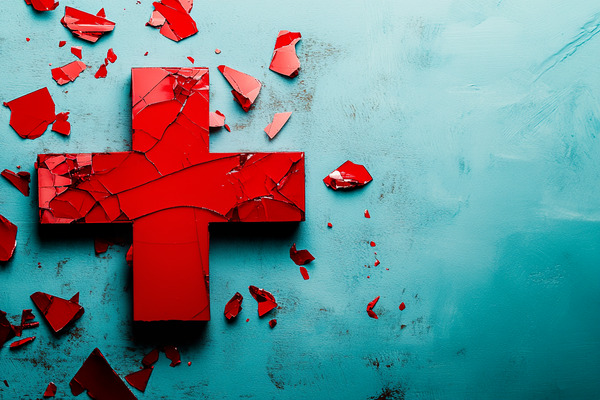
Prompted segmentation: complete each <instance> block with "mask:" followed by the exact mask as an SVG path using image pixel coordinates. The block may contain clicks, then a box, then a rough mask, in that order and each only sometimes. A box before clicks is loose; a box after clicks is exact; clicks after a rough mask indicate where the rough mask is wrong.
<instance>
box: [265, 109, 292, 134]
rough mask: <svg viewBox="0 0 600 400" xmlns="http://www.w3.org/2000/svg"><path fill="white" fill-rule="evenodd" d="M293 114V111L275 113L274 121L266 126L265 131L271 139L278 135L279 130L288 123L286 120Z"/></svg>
mask: <svg viewBox="0 0 600 400" xmlns="http://www.w3.org/2000/svg"><path fill="white" fill-rule="evenodd" d="M291 116H292V112H291V111H289V112H283V113H277V114H275V115H274V116H273V122H271V123H270V124H269V125H267V127H266V128H265V133H266V134H267V136H269V138H270V139H273V138H274V137H275V135H277V134H278V133H279V131H280V130H281V129H282V128H283V126H284V125H285V124H286V122H287V121H288V119H290V117H291Z"/></svg>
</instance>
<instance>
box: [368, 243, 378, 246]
mask: <svg viewBox="0 0 600 400" xmlns="http://www.w3.org/2000/svg"><path fill="white" fill-rule="evenodd" d="M369 245H370V246H371V247H375V246H377V244H375V242H370V243H369Z"/></svg>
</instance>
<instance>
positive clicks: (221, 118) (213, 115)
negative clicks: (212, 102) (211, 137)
mask: <svg viewBox="0 0 600 400" xmlns="http://www.w3.org/2000/svg"><path fill="white" fill-rule="evenodd" d="M208 126H209V127H211V128H221V127H223V126H225V115H224V114H223V113H222V112H221V111H219V110H217V111H215V112H212V111H211V112H210V113H209V114H208Z"/></svg>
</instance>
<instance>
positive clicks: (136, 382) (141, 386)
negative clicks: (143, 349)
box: [125, 367, 154, 392]
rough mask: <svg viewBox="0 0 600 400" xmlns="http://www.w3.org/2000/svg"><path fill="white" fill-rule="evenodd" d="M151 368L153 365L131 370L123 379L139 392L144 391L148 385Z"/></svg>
mask: <svg viewBox="0 0 600 400" xmlns="http://www.w3.org/2000/svg"><path fill="white" fill-rule="evenodd" d="M153 369H154V367H150V368H143V369H140V370H139V371H136V372H132V373H131V374H129V375H127V376H126V377H125V380H126V381H127V383H129V384H130V385H131V386H133V387H134V388H136V389H137V390H139V391H140V392H144V391H145V390H146V386H148V381H149V380H150V375H152V370H153Z"/></svg>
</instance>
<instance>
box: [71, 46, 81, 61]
mask: <svg viewBox="0 0 600 400" xmlns="http://www.w3.org/2000/svg"><path fill="white" fill-rule="evenodd" d="M82 51H83V50H82V48H81V46H71V53H73V55H74V56H75V57H77V58H79V59H80V60H81V58H82V57H83V56H82V54H81V53H82Z"/></svg>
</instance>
